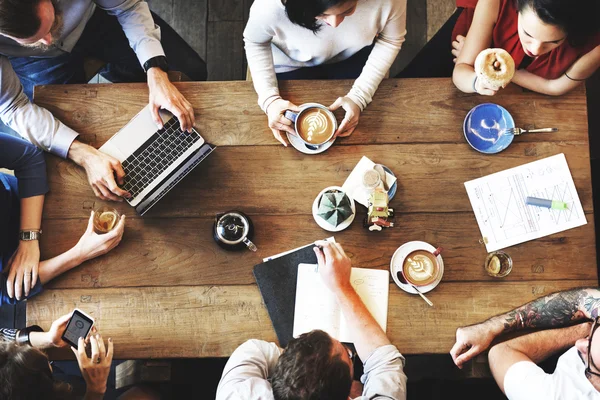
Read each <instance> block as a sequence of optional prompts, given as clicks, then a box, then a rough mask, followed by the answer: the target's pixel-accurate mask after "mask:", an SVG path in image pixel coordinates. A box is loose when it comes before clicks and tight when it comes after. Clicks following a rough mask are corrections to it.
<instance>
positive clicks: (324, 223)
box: [312, 186, 435, 250]
mask: <svg viewBox="0 0 600 400" xmlns="http://www.w3.org/2000/svg"><path fill="white" fill-rule="evenodd" d="M329 190H339V191H340V192H343V191H344V190H343V189H342V188H341V187H340V186H329V187H327V188H325V189H323V190H321V192H320V193H319V194H318V196H317V197H316V198H315V201H314V202H313V206H312V214H313V218H314V219H315V222H316V223H317V225H319V226H320V227H321V228H323V229H325V230H326V231H329V232H339V231H343V230H344V229H346V228H347V227H349V226H350V224H351V223H352V221H354V217H355V216H356V205H355V204H354V199H353V198H352V197H350V195H349V194H348V193H346V196H348V198H349V199H350V207H351V208H352V215H351V216H349V217H348V218H346V220H345V221H344V222H342V223H341V224H339V225H338V226H333V225H331V224H330V223H329V222H327V221H325V220H324V219H323V218H321V217H319V216H318V215H317V213H318V212H319V200H320V199H321V196H322V195H323V193H325V192H327V191H329ZM344 193H345V192H344ZM434 250H435V249H434Z"/></svg>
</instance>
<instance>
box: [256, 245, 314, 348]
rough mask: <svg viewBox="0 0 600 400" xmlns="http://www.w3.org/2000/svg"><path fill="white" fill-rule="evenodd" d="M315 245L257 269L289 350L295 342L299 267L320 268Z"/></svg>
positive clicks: (271, 313) (281, 341) (278, 331)
mask: <svg viewBox="0 0 600 400" xmlns="http://www.w3.org/2000/svg"><path fill="white" fill-rule="evenodd" d="M313 248H314V244H310V245H308V246H306V247H302V248H300V249H298V250H296V251H294V252H293V253H290V254H286V255H284V256H281V257H279V258H275V259H274V260H270V261H267V262H264V263H262V264H258V265H256V266H255V267H254V278H255V279H256V284H257V285H258V289H259V290H260V294H261V295H262V298H263V301H264V303H265V306H266V307H267V311H268V313H269V317H270V318H271V323H272V324H273V328H274V329H275V333H276V334H277V339H278V340H279V345H280V346H281V347H285V346H287V344H288V342H289V341H290V340H291V339H293V337H294V336H293V332H294V308H295V305H296V282H297V280H298V265H299V264H317V256H316V255H315V252H314V250H313Z"/></svg>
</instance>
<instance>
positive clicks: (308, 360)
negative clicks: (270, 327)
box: [271, 330, 352, 400]
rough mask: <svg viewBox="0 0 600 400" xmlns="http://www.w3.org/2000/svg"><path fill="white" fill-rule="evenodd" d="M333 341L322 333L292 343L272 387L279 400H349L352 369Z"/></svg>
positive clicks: (279, 361) (282, 357)
mask: <svg viewBox="0 0 600 400" xmlns="http://www.w3.org/2000/svg"><path fill="white" fill-rule="evenodd" d="M332 352H333V340H332V339H331V337H330V336H329V335H328V334H327V333H325V332H323V331H320V330H314V331H312V332H309V333H305V334H303V335H301V336H300V337H299V338H297V339H293V340H292V341H290V343H289V344H288V346H287V348H286V349H285V351H284V352H283V354H282V355H281V357H279V360H278V362H277V365H276V366H275V370H274V372H273V376H272V377H271V386H272V388H273V396H274V397H275V399H276V400H347V399H348V395H349V394H350V388H351V386H352V375H351V372H350V367H349V366H348V364H347V363H346V362H344V360H342V358H341V356H340V354H339V353H336V354H332Z"/></svg>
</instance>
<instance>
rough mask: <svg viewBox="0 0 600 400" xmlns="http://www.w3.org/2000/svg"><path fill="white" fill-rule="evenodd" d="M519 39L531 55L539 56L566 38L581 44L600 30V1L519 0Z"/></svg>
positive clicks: (573, 42) (526, 51) (575, 44)
mask: <svg viewBox="0 0 600 400" xmlns="http://www.w3.org/2000/svg"><path fill="white" fill-rule="evenodd" d="M516 2H517V9H518V11H519V39H520V40H521V44H522V45H523V49H524V50H525V53H526V54H527V55H528V56H529V57H538V56H540V55H542V54H544V53H547V52H549V51H551V50H553V49H555V48H556V47H558V46H560V45H561V44H562V43H563V42H564V41H565V40H568V41H569V43H570V44H571V45H574V46H578V45H581V44H583V43H585V41H586V39H587V38H589V37H590V36H591V35H594V34H595V33H596V32H598V25H599V24H598V18H599V17H600V16H599V15H598V12H599V10H600V7H599V3H600V2H598V0H516Z"/></svg>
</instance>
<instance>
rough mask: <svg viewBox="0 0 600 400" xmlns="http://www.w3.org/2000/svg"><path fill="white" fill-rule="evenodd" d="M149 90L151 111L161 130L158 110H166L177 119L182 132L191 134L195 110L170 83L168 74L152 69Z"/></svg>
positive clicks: (149, 75) (161, 125)
mask: <svg viewBox="0 0 600 400" xmlns="http://www.w3.org/2000/svg"><path fill="white" fill-rule="evenodd" d="M148 88H149V89H150V99H149V102H150V110H151V112H152V117H153V118H154V122H155V123H156V125H157V126H158V127H159V128H162V127H163V122H162V119H161V118H160V114H159V112H158V110H159V109H161V108H164V109H165V110H169V111H170V112H171V113H172V114H173V115H174V116H176V117H177V119H178V120H179V123H180V125H181V130H182V131H188V132H191V131H192V128H193V127H194V123H195V121H196V120H195V117H194V109H193V108H192V105H191V104H190V102H189V101H187V99H186V98H185V97H183V95H182V94H181V93H180V92H179V90H177V88H176V87H175V86H174V85H173V84H172V83H171V81H169V76H168V75H167V73H166V72H165V71H163V70H162V69H160V68H158V67H153V68H150V69H149V70H148Z"/></svg>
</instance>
